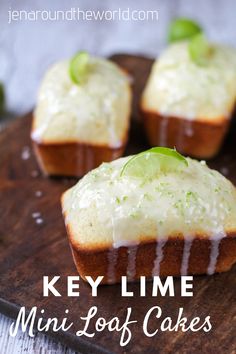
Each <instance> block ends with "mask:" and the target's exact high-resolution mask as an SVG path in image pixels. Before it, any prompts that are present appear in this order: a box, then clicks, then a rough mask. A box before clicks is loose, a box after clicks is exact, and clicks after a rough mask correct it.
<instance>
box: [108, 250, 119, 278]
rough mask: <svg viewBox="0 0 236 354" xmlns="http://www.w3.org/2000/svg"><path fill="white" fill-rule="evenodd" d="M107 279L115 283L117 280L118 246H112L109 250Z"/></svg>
mask: <svg viewBox="0 0 236 354" xmlns="http://www.w3.org/2000/svg"><path fill="white" fill-rule="evenodd" d="M107 258H108V266H107V281H108V283H109V284H113V283H115V281H116V264H117V260H118V248H111V249H110V250H109V251H108V255H107Z"/></svg>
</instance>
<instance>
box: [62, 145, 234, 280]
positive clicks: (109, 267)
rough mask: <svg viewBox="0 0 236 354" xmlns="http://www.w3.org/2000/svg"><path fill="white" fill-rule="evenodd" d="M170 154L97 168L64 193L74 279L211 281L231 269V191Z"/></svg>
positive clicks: (212, 174) (157, 151)
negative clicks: (203, 277)
mask: <svg viewBox="0 0 236 354" xmlns="http://www.w3.org/2000/svg"><path fill="white" fill-rule="evenodd" d="M169 151H170V154H169ZM172 153H173V155H175V154H177V153H176V152H174V151H173V150H171V149H164V152H163V151H162V149H161V148H154V150H153V149H151V150H149V151H148V152H145V153H142V154H138V155H135V157H125V158H120V159H118V160H116V161H113V162H111V163H103V164H102V165H101V166H100V167H98V168H97V169H95V170H93V171H91V172H90V173H88V174H87V175H86V176H85V177H84V178H83V179H82V180H80V181H79V182H78V183H77V184H76V185H75V186H74V187H73V188H71V189H69V190H68V191H66V192H65V193H64V195H63V197H62V207H63V215H64V218H65V224H66V228H67V232H68V236H69V242H70V245H71V249H72V253H73V257H74V261H75V264H76V267H77V269H78V272H79V273H80V275H81V277H83V278H84V276H87V275H90V276H93V277H97V276H100V275H103V276H104V279H103V282H104V283H109V284H112V283H115V282H119V281H120V278H121V276H124V275H127V276H128V279H129V281H133V280H135V279H137V278H139V277H140V276H141V275H143V276H147V277H152V276H154V275H160V276H168V275H173V276H179V275H186V274H203V273H207V274H213V273H215V272H224V271H227V270H229V269H230V268H231V267H232V265H233V264H234V263H235V262H236V189H235V187H234V186H233V185H232V184H231V182H230V181H228V180H227V179H226V178H225V177H223V176H222V175H221V174H220V173H219V172H217V171H214V170H211V169H210V168H208V167H207V165H206V163H205V162H198V161H196V160H193V159H190V158H187V159H184V158H183V157H182V159H184V160H178V158H177V159H176V158H175V156H172ZM179 156H181V155H179ZM177 157H178V156H177ZM183 161H184V163H183ZM179 165H181V166H180V167H181V168H180V167H179Z"/></svg>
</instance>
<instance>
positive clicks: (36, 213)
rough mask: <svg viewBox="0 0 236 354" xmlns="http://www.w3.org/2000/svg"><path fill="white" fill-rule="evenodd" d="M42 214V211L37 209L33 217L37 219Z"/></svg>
mask: <svg viewBox="0 0 236 354" xmlns="http://www.w3.org/2000/svg"><path fill="white" fill-rule="evenodd" d="M40 216H41V213H40V212H39V211H36V212H34V213H32V218H33V219H37V218H38V217H40Z"/></svg>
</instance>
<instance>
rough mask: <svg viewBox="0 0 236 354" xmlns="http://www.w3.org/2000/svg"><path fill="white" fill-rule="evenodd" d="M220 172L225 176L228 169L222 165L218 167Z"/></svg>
mask: <svg viewBox="0 0 236 354" xmlns="http://www.w3.org/2000/svg"><path fill="white" fill-rule="evenodd" d="M220 172H221V173H222V174H223V175H224V176H227V175H228V174H229V169H228V168H227V167H222V168H221V169H220Z"/></svg>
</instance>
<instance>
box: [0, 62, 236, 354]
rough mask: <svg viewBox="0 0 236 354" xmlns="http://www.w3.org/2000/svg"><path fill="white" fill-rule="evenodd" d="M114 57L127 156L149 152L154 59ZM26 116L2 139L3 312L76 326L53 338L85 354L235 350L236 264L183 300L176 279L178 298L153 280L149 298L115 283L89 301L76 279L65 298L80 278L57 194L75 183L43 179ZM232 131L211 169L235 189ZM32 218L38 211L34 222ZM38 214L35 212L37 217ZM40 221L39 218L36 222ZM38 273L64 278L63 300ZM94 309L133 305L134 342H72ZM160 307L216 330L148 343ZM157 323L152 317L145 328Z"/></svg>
mask: <svg viewBox="0 0 236 354" xmlns="http://www.w3.org/2000/svg"><path fill="white" fill-rule="evenodd" d="M113 60H115V61H116V62H118V63H119V64H120V65H121V66H123V67H124V68H126V69H128V71H129V72H130V73H131V74H132V75H133V76H134V93H135V100H134V114H133V117H132V119H133V120H132V129H131V134H130V142H129V146H128V148H127V151H126V153H127V154H130V153H133V152H138V151H141V150H143V149H145V148H147V147H148V146H147V144H146V141H145V138H144V136H143V131H142V127H141V125H140V123H139V117H138V99H139V96H140V92H141V90H142V88H143V86H144V82H145V80H146V78H147V75H148V72H149V70H150V66H151V63H152V61H151V60H150V59H146V58H142V57H137V56H129V55H116V56H114V57H113ZM31 118H32V117H31V114H28V115H27V116H25V117H23V118H21V119H18V120H17V121H15V122H14V123H13V124H11V125H9V126H8V127H7V128H6V129H5V130H4V131H3V132H2V133H1V134H0V215H1V222H0V311H1V312H3V313H4V314H6V315H9V316H11V317H13V318H15V317H16V316H17V313H18V310H19V307H20V306H26V307H27V309H30V308H31V307H32V306H35V305H36V306H38V309H39V310H40V309H44V310H45V312H44V318H48V317H55V316H56V317H57V318H58V319H62V318H63V317H65V313H64V311H65V310H66V309H69V314H68V318H69V320H70V321H72V322H73V323H74V325H73V327H72V328H71V329H70V330H69V331H68V332H60V333H57V334H56V335H57V338H58V339H59V340H62V341H64V342H66V343H67V344H68V345H70V346H71V347H73V348H75V349H77V350H79V351H81V352H84V353H136V354H137V353H147V354H152V353H199V352H201V353H236V340H235V328H236V302H235V299H236V267H234V269H232V270H231V271H230V272H228V273H225V274H218V275H214V276H210V277H208V276H196V277H194V296H193V297H192V298H187V297H186V298H183V297H181V296H180V281H179V279H176V280H175V290H176V292H177V295H176V296H175V297H174V298H172V297H168V296H167V297H161V296H158V297H152V296H151V283H149V284H148V286H147V296H146V297H140V296H139V284H138V283H135V284H131V285H130V290H132V291H134V293H135V296H134V297H130V298H129V297H121V296H120V286H119V285H113V286H102V287H100V288H99V293H98V297H97V298H94V297H92V296H91V291H90V287H89V286H88V285H86V284H85V283H83V282H82V281H81V282H80V297H79V298H73V297H67V296H66V277H67V276H68V275H77V273H76V271H75V267H74V264H73V261H72V257H71V253H70V249H69V246H68V242H67V237H66V232H65V228H64V223H63V220H62V216H61V209H60V196H61V194H62V192H64V191H65V190H66V189H68V188H69V187H71V186H72V185H73V184H75V182H76V180H75V179H64V178H62V179H61V178H45V177H43V176H42V175H41V173H40V172H39V170H38V166H37V163H36V161H35V158H34V155H33V152H32V149H31V143H30V138H29V134H30V125H31ZM235 137H236V129H235V126H234V125H232V127H231V133H230V135H229V136H228V137H227V139H226V143H225V145H224V147H223V149H222V151H221V153H220V155H219V156H218V157H217V158H216V159H214V160H213V161H210V163H209V164H210V166H211V167H214V168H216V169H218V170H220V171H221V172H223V173H225V174H227V177H228V178H230V179H231V180H232V181H233V182H234V183H235V184H236V149H235ZM34 213H40V216H38V218H34V217H33V215H34V216H35V214H34ZM36 215H37V214H36ZM36 220H37V221H36ZM43 275H48V276H49V277H52V276H54V275H60V276H61V283H59V285H58V289H59V291H60V292H61V293H62V294H63V296H61V297H57V298H55V297H54V296H49V297H48V298H47V297H43V296H42V278H43ZM94 305H95V306H97V307H98V315H99V316H102V317H105V318H106V319H111V318H112V317H113V316H118V317H119V318H120V319H123V318H124V316H125V315H126V309H127V308H128V307H132V318H133V319H136V320H138V324H137V325H135V326H133V327H131V329H132V339H131V342H130V343H129V344H128V346H126V347H124V348H122V347H120V345H119V339H120V333H117V332H107V331H105V332H97V333H96V335H95V337H94V338H86V337H76V336H75V332H76V330H79V329H82V328H83V326H82V321H81V320H80V316H84V315H85V314H86V313H87V311H88V310H89V308H90V307H91V306H94ZM156 305H158V306H160V307H161V308H162V311H163V318H165V317H167V316H170V317H172V318H173V320H174V319H176V317H177V315H178V309H179V308H180V307H183V308H184V314H185V316H186V317H187V318H189V319H190V320H191V319H192V318H193V317H195V316H199V317H201V318H202V319H203V318H205V317H206V316H208V315H209V316H211V322H212V326H213V329H212V330H211V331H210V332H209V333H204V332H202V331H201V332H196V333H193V332H186V333H184V332H182V331H177V332H161V331H159V332H158V333H157V334H156V335H155V337H152V338H148V337H146V336H145V335H144V334H143V331H142V320H143V318H144V315H145V314H146V312H147V311H148V310H149V309H150V308H151V307H152V306H156ZM159 326H160V320H158V319H156V318H154V316H153V317H152V320H151V321H150V329H153V330H154V329H156V328H158V327H159Z"/></svg>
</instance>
